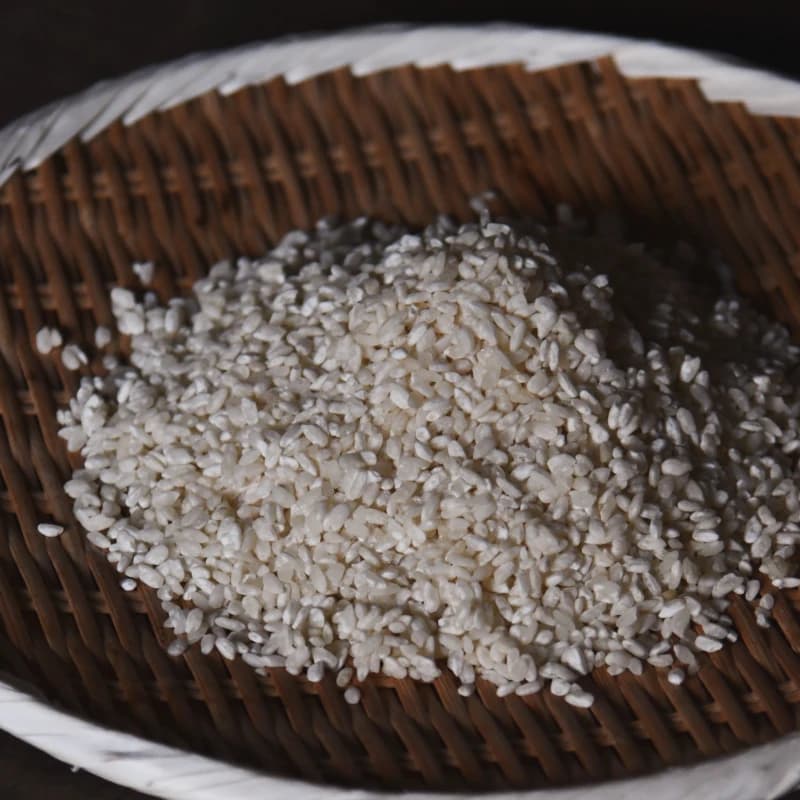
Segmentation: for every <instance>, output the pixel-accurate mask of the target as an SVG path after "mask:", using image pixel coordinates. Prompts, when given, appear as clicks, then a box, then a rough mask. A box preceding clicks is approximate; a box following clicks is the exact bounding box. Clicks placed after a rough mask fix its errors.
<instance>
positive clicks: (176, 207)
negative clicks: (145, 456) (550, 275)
mask: <svg viewBox="0 0 800 800" xmlns="http://www.w3.org/2000/svg"><path fill="white" fill-rule="evenodd" d="M612 53H613V54H615V57H614V58H612V57H610V55H609V54H612ZM657 56H658V58H657ZM659 58H660V59H661V60H658V59H659ZM664 59H666V60H664ZM670 59H671V60H670ZM492 62H494V65H489V66H487V64H488V63H492ZM497 62H503V63H497ZM349 63H355V67H354V68H353V69H350V68H345V67H344V65H345V64H349ZM554 64H555V65H554ZM626 64H627V67H626V66H625V65H626ZM637 72H638V73H640V74H641V73H644V74H651V75H652V74H659V73H664V72H666V73H668V74H677V75H679V76H680V75H683V77H677V78H668V77H632V75H633V74H636V73H637ZM731 74H733V75H734V76H736V77H737V80H738V83H736V82H735V85H734V84H731V83H730V80H729V79H730V76H731ZM687 75H691V76H698V75H699V76H701V77H703V83H702V84H701V83H700V82H698V80H697V79H696V77H687ZM754 80H755V81H756V86H755V91H758V86H769V87H771V89H770V93H769V96H767V95H765V94H764V93H762V94H761V95H760V100H761V102H762V103H763V102H769V101H770V100H771V101H772V102H773V103H774V104H776V108H784V107H786V105H787V103H788V99H791V101H792V103H794V106H793V108H794V111H795V113H796V112H797V111H798V110H800V89H798V88H797V87H795V86H793V85H791V84H788V86H789V87H790V91H789V93H788V94H787V90H786V86H787V84H782V83H780V82H778V81H775V80H773V79H769V78H765V77H764V76H758V75H755V74H754V73H752V72H748V71H745V70H742V69H738V68H732V67H729V66H724V65H720V64H719V63H718V62H715V61H713V60H710V59H706V58H702V57H696V56H687V55H686V54H680V53H678V54H676V53H675V52H674V51H668V50H664V49H659V48H657V47H654V46H640V45H635V44H629V43H625V42H621V41H619V40H611V39H608V38H592V37H580V36H574V35H566V34H544V33H542V32H535V31H527V30H518V29H491V30H488V31H475V30H472V31H470V30H460V31H454V30H447V31H442V30H437V31H430V30H427V31H416V32H412V33H402V32H397V31H388V32H387V31H383V32H369V33H362V34H355V35H351V36H349V37H345V38H342V37H334V38H330V39H324V40H320V41H316V42H310V43H309V42H301V43H289V44H284V45H280V46H273V47H267V48H263V47H262V48H258V49H255V50H249V51H242V52H238V53H234V54H224V55H223V56H217V57H214V58H211V59H206V60H201V61H198V60H191V61H188V62H184V63H182V64H180V65H177V66H174V65H173V66H172V67H170V68H168V69H167V70H166V71H165V70H163V69H162V70H161V71H159V72H156V73H144V74H140V75H138V76H134V77H133V78H131V79H128V80H127V81H126V82H123V83H121V84H112V85H107V86H104V87H100V88H98V89H96V90H94V91H93V92H91V93H89V94H87V95H85V96H83V97H82V98H79V99H78V100H77V101H71V102H69V103H67V104H64V105H57V106H55V107H53V108H51V109H49V110H47V111H46V112H44V113H42V114H40V115H38V116H37V117H36V118H35V119H30V120H28V121H27V122H25V123H23V124H21V125H19V126H17V127H15V128H13V129H11V130H10V131H7V132H5V133H4V134H3V135H2V136H0V165H3V167H4V168H3V173H2V177H3V179H4V181H5V183H4V185H3V186H2V188H1V189H0V419H2V425H0V506H1V509H0V514H1V515H2V517H1V519H2V529H0V669H2V671H3V675H4V677H5V678H6V679H7V681H10V682H14V683H16V684H17V685H19V684H20V683H22V684H24V685H25V686H26V687H28V688H29V689H32V690H35V691H36V692H37V693H39V694H40V695H41V696H42V697H44V698H46V699H47V700H48V701H50V702H51V703H53V704H55V705H57V706H59V707H61V708H62V709H64V710H65V711H67V712H69V713H72V714H75V715H79V716H82V717H85V718H88V719H90V720H92V721H94V722H96V723H100V724H103V725H107V726H110V727H113V728H117V729H122V730H124V731H128V732H131V733H135V734H137V735H140V736H142V737H145V738H147V739H150V740H155V741H158V742H162V743H167V744H170V745H175V746H177V747H181V748H185V749H187V750H191V751H194V752H196V753H200V754H206V755H209V756H213V757H217V758H219V759H223V760H225V761H232V762H238V763H240V764H243V765H248V766H252V767H255V768H258V769H261V770H265V771H268V772H269V773H272V774H277V775H285V776H293V777H297V778H302V779H304V780H309V781H314V782H322V783H334V784H339V785H347V786H359V787H375V788H383V789H402V790H413V789H418V790H439V789H448V790H458V791H460V790H467V789H468V790H471V791H475V790H499V789H509V788H526V789H528V788H533V787H554V786H558V785H565V784H575V783H586V782H600V781H605V780H608V779H611V778H622V777H629V776H632V775H637V774H642V773H646V772H650V771H654V770H659V769H661V768H664V767H667V766H671V765H681V764H687V763H690V762H696V761H699V760H704V759H709V758H711V757H714V756H719V755H722V754H727V753H734V752H737V751H741V750H742V749H744V748H751V747H753V746H754V745H758V744H761V743H765V742H769V741H771V740H773V739H776V738H777V737H779V736H781V735H783V734H787V733H789V732H791V731H794V730H796V729H797V728H798V725H799V722H800V597H798V595H797V594H795V593H791V592H784V593H782V594H780V595H779V596H778V598H777V601H776V605H775V613H774V618H775V624H774V625H773V626H772V627H771V628H770V629H769V630H763V629H761V628H759V627H757V626H756V624H755V622H754V617H753V614H752V613H751V610H750V608H748V606H747V605H746V604H745V603H744V602H742V601H735V602H733V604H732V607H731V612H730V613H731V616H732V617H733V618H734V620H735V623H736V626H737V628H738V631H739V634H740V638H739V641H738V642H737V643H736V644H733V645H731V646H729V647H726V648H724V649H723V650H722V651H721V652H719V653H715V654H713V655H711V656H708V657H704V658H703V659H702V668H701V670H700V672H699V673H698V674H697V675H696V676H694V677H692V678H690V679H689V680H688V681H687V682H686V683H685V684H684V685H682V686H672V685H670V684H669V683H668V682H667V681H666V679H665V677H666V676H665V675H664V674H663V672H662V671H657V670H654V669H648V670H646V671H645V674H644V675H642V676H641V677H635V676H633V675H630V674H625V675H622V676H620V677H617V678H610V677H609V676H608V675H607V674H606V673H605V672H604V671H603V670H597V671H595V672H594V673H593V674H592V676H591V677H590V678H589V679H587V681H586V687H587V688H589V689H590V690H591V691H592V692H593V693H594V694H595V695H596V698H597V699H596V702H595V704H594V705H593V706H592V707H591V709H588V710H580V709H576V708H573V707H571V706H569V705H567V704H566V703H565V702H564V701H563V700H562V699H560V698H557V697H555V696H553V695H551V694H550V693H549V692H548V691H543V692H542V693H540V694H537V695H533V696H528V697H524V698H522V697H516V696H513V695H512V696H510V697H506V698H504V699H498V697H497V696H496V694H495V691H494V689H493V687H491V686H488V685H481V684H479V686H478V692H477V693H476V695H474V696H473V697H470V698H463V697H461V696H459V695H458V693H457V692H456V688H457V685H456V682H455V681H454V679H453V678H452V676H450V675H449V674H444V675H443V676H442V677H441V678H440V679H439V680H437V681H436V682H435V683H434V684H431V685H420V684H418V683H415V682H412V681H410V680H404V681H396V680H391V679H389V678H385V677H374V678H370V679H369V680H368V681H366V683H365V684H364V685H363V686H362V694H363V701H362V702H361V704H359V705H357V706H349V705H347V704H346V703H345V702H344V701H343V698H342V694H341V691H340V690H338V689H337V688H336V687H335V685H334V683H333V682H332V680H330V679H326V680H324V681H323V682H322V683H320V684H310V683H308V682H306V681H305V680H304V679H302V678H294V677H291V676H289V675H288V674H287V673H285V672H284V671H281V670H272V671H269V673H268V674H267V675H266V676H265V677H259V676H258V675H256V674H255V673H254V671H253V670H251V669H250V668H249V667H247V666H246V665H244V664H243V663H242V662H241V661H240V660H236V661H232V662H228V661H224V660H222V659H221V658H219V657H218V656H216V655H211V656H202V655H201V654H200V653H199V651H198V650H197V649H196V648H193V649H191V650H190V651H188V652H187V653H186V654H185V655H184V656H181V657H179V658H171V657H169V656H168V655H167V654H166V652H165V645H166V643H167V637H166V635H165V632H164V630H163V629H162V612H161V609H160V605H159V602H158V601H157V599H156V597H155V594H154V593H153V592H151V591H150V590H147V589H146V588H140V589H138V590H137V591H135V592H131V593H126V592H123V591H122V590H121V589H120V587H119V577H118V576H117V574H116V573H115V572H114V570H113V569H112V568H111V567H110V566H109V565H108V564H107V563H106V561H105V559H104V557H103V556H102V555H101V554H100V553H98V552H96V551H95V550H93V549H92V548H91V547H88V546H87V544H86V542H85V540H84V537H83V535H82V533H81V532H80V530H79V529H78V526H77V525H76V523H75V522H74V521H73V519H72V516H71V513H70V503H69V502H68V500H67V499H66V497H65V495H64V493H63V491H62V488H61V487H62V484H63V481H64V479H65V477H66V476H67V475H69V473H70V470H71V468H72V467H73V466H76V465H77V461H76V459H75V458H74V457H73V456H71V455H68V454H67V453H66V451H65V448H64V446H63V444H62V442H61V440H59V438H58V437H57V435H56V430H57V424H56V422H55V411H56V409H57V408H58V407H59V406H60V405H61V404H63V403H64V402H65V400H66V399H67V397H68V396H69V394H70V393H71V392H72V391H73V390H74V389H75V386H76V381H77V376H76V375H75V374H74V373H70V372H68V371H66V370H64V369H63V367H62V365H61V363H60V361H59V360H58V359H57V358H53V357H42V356H40V355H38V353H37V352H36V350H35V347H34V344H33V339H34V335H35V333H36V331H37V330H38V329H39V328H40V327H42V326H43V325H45V324H50V325H54V326H56V327H58V328H60V329H61V330H63V331H65V332H67V334H68V336H69V338H70V339H71V340H73V341H79V342H82V343H84V345H85V347H86V348H87V350H90V351H92V352H93V349H92V345H91V341H92V340H91V334H92V331H93V330H94V327H95V326H97V325H110V324H111V323H112V315H111V309H110V304H109V291H108V290H109V287H110V286H112V285H120V284H121V285H125V286H130V287H137V286H138V285H139V284H138V281H137V280H136V278H135V276H134V274H133V273H132V270H131V264H132V263H133V262H134V261H137V260H151V261H153V262H155V263H156V265H157V269H156V289H157V291H158V293H159V294H160V295H161V296H162V298H167V297H169V296H172V295H174V294H175V293H178V292H185V291H186V290H187V289H188V287H189V286H190V285H191V283H192V282H193V281H194V280H195V279H197V278H198V277H200V276H201V275H202V274H203V272H204V270H205V269H206V268H207V265H209V264H211V263H213V262H214V261H216V260H218V259H221V258H225V257H228V256H232V255H236V254H248V255H258V254H261V253H263V252H264V250H265V249H266V248H268V247H269V245H270V244H271V243H272V242H274V241H275V240H276V239H277V238H278V237H279V236H280V235H281V234H282V233H283V232H285V231H287V230H289V229H291V228H295V227H308V226H310V225H311V224H313V222H314V221H315V220H316V219H317V218H318V217H320V216H322V215H326V214H331V213H336V214H338V215H340V216H343V217H351V216H356V215H361V214H370V215H375V216H378V217H382V218H386V219H391V220H402V221H404V222H407V223H410V224H421V223H424V222H426V221H428V220H430V219H431V217H433V216H434V215H435V214H437V213H439V212H449V213H452V214H454V215H456V216H457V217H468V216H470V214H471V212H470V207H469V199H470V197H472V196H474V195H475V194H477V193H479V192H481V191H483V190H485V189H487V188H492V189H495V190H496V192H497V197H498V205H497V210H498V211H501V212H511V213H525V214H533V215H536V216H540V217H545V218H546V217H549V216H551V215H552V213H553V210H554V208H555V207H556V205H557V204H558V203H569V204H571V205H572V206H574V207H575V208H576V209H577V210H578V211H579V212H587V213H589V214H593V213H595V212H598V211H608V210H613V211H615V212H618V213H620V214H621V215H622V216H623V217H624V218H625V219H626V220H627V222H628V224H629V227H630V230H631V231H634V232H636V235H637V236H643V237H646V238H652V239H659V238H661V237H668V238H669V237H672V238H673V239H674V238H676V237H678V236H679V237H680V238H683V239H687V238H688V239H689V240H691V241H694V242H696V243H697V244H698V245H699V246H700V247H701V248H703V249H706V250H716V251H718V252H720V253H721V254H722V256H723V258H724V259H725V260H726V261H727V262H728V263H729V264H730V265H731V266H732V267H733V268H734V270H735V273H736V276H737V279H738V283H739V286H740V288H741V290H742V291H743V292H745V293H747V294H749V295H751V296H752V297H754V298H755V299H756V300H757V302H759V303H761V304H763V305H764V306H766V307H768V308H769V309H771V311H772V313H773V314H774V315H775V316H776V317H777V318H779V319H780V320H783V321H785V322H786V323H788V324H789V325H790V326H791V327H792V328H793V329H794V330H795V331H797V330H798V329H800V283H799V282H798V274H800V257H799V256H798V253H799V252H800V120H796V119H791V118H789V117H780V116H775V115H767V114H756V113H753V112H752V111H751V110H748V108H747V107H746V106H745V105H744V104H743V103H741V102H711V101H710V100H709V96H712V97H713V96H714V93H715V92H716V94H717V96H722V97H723V98H724V97H726V96H728V95H727V94H726V93H727V92H730V91H731V86H732V85H733V86H734V89H733V92H734V95H735V93H736V92H738V91H739V90H740V89H741V90H742V91H753V85H752V84H753V81H754ZM748 81H749V83H748ZM758 81H762V83H761V84H759V83H758ZM764 81H766V83H763V82H764ZM220 86H222V88H223V89H224V90H225V93H221V92H219V91H217V89H218V88H219V87H220ZM753 96H756V97H758V96H757V95H753ZM787 98H788V99H787ZM781 104H783V105H781ZM759 110H769V109H764V108H763V107H762V108H761V109H759ZM20 167H22V169H21V168H20ZM45 519H46V520H56V521H58V522H60V523H62V524H63V525H65V526H66V527H67V533H66V534H65V535H64V536H62V537H61V538H59V539H57V540H53V539H45V538H43V537H41V536H40V535H38V534H37V532H36V525H37V523H38V522H40V521H42V520H45ZM0 709H2V706H0ZM0 726H3V727H9V728H12V729H13V724H12V722H11V721H10V720H9V719H8V718H7V719H5V720H4V719H3V718H2V711H1V710H0ZM221 791H222V795H223V796H225V793H224V790H221Z"/></svg>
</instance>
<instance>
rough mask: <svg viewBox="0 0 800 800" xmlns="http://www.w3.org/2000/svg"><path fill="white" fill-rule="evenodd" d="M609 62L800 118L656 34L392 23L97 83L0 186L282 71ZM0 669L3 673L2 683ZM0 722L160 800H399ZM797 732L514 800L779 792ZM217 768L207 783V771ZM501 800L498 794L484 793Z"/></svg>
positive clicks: (30, 711) (293, 76) (4, 143)
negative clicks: (124, 130) (258, 796)
mask: <svg viewBox="0 0 800 800" xmlns="http://www.w3.org/2000/svg"><path fill="white" fill-rule="evenodd" d="M602 56H610V57H612V58H613V59H614V61H615V63H616V64H617V66H618V68H619V69H620V71H621V72H622V73H623V74H624V75H625V76H627V77H632V78H636V77H651V78H652V77H672V78H684V79H693V80H696V81H697V82H698V85H699V87H700V89H701V90H702V91H703V93H704V94H705V96H706V97H707V98H708V99H709V100H710V101H716V102H741V103H743V104H744V105H745V106H746V108H747V109H748V110H749V111H751V112H752V113H755V114H767V115H772V116H795V117H797V116H800V81H795V80H792V79H789V78H785V77H782V76H779V75H776V74H773V73H770V72H767V71H763V70H759V69H756V68H753V67H750V66H747V65H743V64H740V63H739V62H735V61H733V60H731V59H730V58H728V57H726V56H718V55H714V54H710V53H703V52H698V51H694V50H690V49H686V48H681V47H674V46H671V45H667V44H663V43H660V42H656V41H645V40H637V39H633V38H626V37H620V36H612V35H606V34H593V33H582V32H575V31H570V30H564V29H543V28H536V27H529V26H523V25H511V24H505V23H502V24H484V25H465V26H453V25H434V26H413V25H390V26H380V27H366V28H357V29H353V30H348V31H343V32H336V33H332V34H325V35H307V36H302V37H291V38H286V39H280V40H277V41H273V42H262V43H258V44H254V45H247V46H244V47H239V48H235V49H232V50H225V51H221V52H217V53H199V54H194V55H190V56H187V57H185V58H183V59H179V60H177V61H172V62H168V63H165V64H161V65H156V66H152V67H147V68H145V69H142V70H139V71H137V72H134V73H130V74H128V75H126V76H123V77H121V78H118V79H114V80H109V81H104V82H101V83H98V84H96V85H94V86H92V87H90V88H88V89H86V90H85V91H83V92H81V93H79V94H77V95H74V96H72V97H69V98H66V99H62V100H58V101H56V102H54V103H52V104H50V105H48V106H45V107H43V108H41V109H38V110H36V111H33V112H31V113H30V114H28V115H26V116H24V117H22V118H20V119H18V120H16V121H15V122H12V123H11V124H9V125H8V126H6V127H5V128H3V129H2V130H0V186H2V185H3V183H5V182H6V181H7V180H8V179H9V178H10V177H11V175H13V174H14V173H15V172H16V171H18V170H23V171H25V170H32V169H35V168H36V167H37V166H39V165H40V164H41V163H42V161H44V160H45V159H46V158H47V157H49V156H50V155H52V154H53V153H55V152H56V151H57V150H59V149H60V148H61V147H62V146H63V145H64V144H66V143H67V142H68V141H69V140H70V139H72V138H73V137H75V136H78V137H79V138H80V139H81V140H83V141H87V140H89V139H91V138H93V137H94V136H95V135H97V134H98V133H100V132H101V131H102V130H104V129H105V128H107V127H108V126H109V125H111V124H112V123H113V122H115V121H117V120H121V121H122V122H123V124H125V125H130V124H133V123H135V122H136V121H137V120H139V119H141V118H142V117H144V116H146V115H147V114H150V113H152V112H154V111H162V110H167V109H169V108H171V107H173V106H175V105H178V104H179V103H182V102H184V101H187V100H190V99H192V98H194V97H197V96H199V95H201V94H204V93H205V92H208V91H213V90H216V91H218V92H220V93H222V94H232V93H234V92H235V91H237V90H239V89H241V88H243V87H245V86H248V85H253V84H259V83H262V82H265V81H267V80H269V79H270V78H273V77H277V76H283V77H284V78H285V80H286V81H287V83H289V84H295V83H300V82H302V81H303V80H305V79H307V78H310V77H313V76H315V75H318V74H321V73H324V72H328V71H331V70H334V69H337V68H339V67H349V68H350V69H351V70H352V71H353V73H354V74H356V75H359V76H360V75H366V74H369V73H372V72H377V71H380V70H383V69H390V68H394V67H399V66H402V65H413V66H417V67H423V68H424V67H432V66H437V65H449V66H451V67H452V68H453V69H456V70H466V69H470V68H478V67H485V66H490V65H499V64H508V63H520V62H521V63H522V64H523V65H524V67H525V69H527V70H530V71H539V70H542V69H547V68H550V67H556V66H560V65H565V64H569V63H575V62H578V61H586V60H593V59H596V58H599V57H602ZM1 677H2V672H0V678H1ZM0 729H2V730H5V731H6V732H8V733H10V734H11V735H13V736H15V737H17V738H19V739H21V740H22V741H25V742H27V743H28V744H30V745H32V746H34V747H36V748H38V749H40V750H43V751H44V752H46V753H48V754H49V755H51V756H53V757H55V758H57V759H59V760H61V761H65V762H67V763H70V764H72V765H74V766H76V767H79V768H81V769H84V770H86V771H88V772H91V773H93V774H96V775H98V776H101V777H103V778H106V779H107V780H110V781H112V782H114V783H117V784H119V785H123V786H127V787H129V788H132V789H135V790H138V791H141V792H145V793H148V794H152V795H155V796H159V797H164V798H176V800H177V799H178V798H180V799H181V800H183V799H184V798H186V799H187V800H188V798H192V800H204V798H208V800H211V798H214V800H216V798H217V797H218V787H219V786H221V785H224V786H225V788H226V796H227V797H228V798H230V800H239V798H241V799H242V800H244V798H250V797H252V796H253V793H254V791H257V792H260V793H262V794H263V795H265V796H270V794H271V793H277V792H281V793H283V796H285V797H287V798H288V800H310V799H312V798H313V800H345V798H347V800H371V798H375V799H376V800H377V798H381V797H391V796H399V795H398V794H396V793H380V792H374V791H370V790H358V789H355V790H354V789H342V788H339V787H334V786H319V785H316V784H312V783H308V782H305V781H301V780H297V779H287V778H279V777H276V776H271V775H268V774H265V773H261V772H258V771H256V770H253V769H249V768H244V767H239V766H236V765H233V764H229V763H226V762H223V761H219V760H216V759H213V758H209V757H206V756H201V755H198V754H194V753H190V752H186V751H183V750H179V749H177V748H174V747H169V746H167V745H162V744H158V743H155V742H152V741H149V740H147V739H145V738H142V737H138V736H134V735H131V734H127V733H123V732H121V731H116V730H113V729H109V728H106V727H104V726H102V725H99V724H97V723H94V722H91V721H88V720H85V719H82V718H80V717H76V716H72V715H70V714H67V713H64V712H62V711H60V710H58V709H57V708H55V707H53V706H51V705H49V704H47V703H45V702H43V701H41V700H39V699H37V698H35V697H33V696H32V695H31V694H29V693H27V692H26V691H24V690H23V689H20V688H17V687H16V686H14V685H12V684H11V683H8V682H5V681H3V680H2V679H0ZM798 742H800V733H795V734H790V735H788V736H784V737H781V738H780V739H778V740H776V741H774V742H770V743H768V744H766V745H761V746H758V747H753V748H749V749H747V750H745V751H744V752H742V753H738V754H735V755H733V756H728V757H723V758H717V759H711V760H707V761H703V762H701V763H699V764H695V765H690V766H683V767H675V768H672V769H669V770H664V771H661V772H658V773H655V774H653V775H647V776H643V777H637V778H632V779H627V780H622V781H608V782H604V783H601V784H596V785H588V786H586V785H584V786H575V787H564V788H558V789H533V790H526V791H517V792H505V793H502V796H504V797H508V798H513V799H514V800H516V799H517V798H519V799H520V800H521V799H522V798H524V800H544V798H553V800H578V798H581V799H583V798H586V797H587V796H588V797H590V798H591V800H612V798H614V799H616V798H631V799H632V798H636V797H641V796H643V794H644V793H645V792H647V793H649V794H651V795H654V796H655V797H665V798H666V797H673V796H675V795H676V794H678V793H680V794H681V795H682V796H683V797H684V799H685V800H707V798H708V796H709V787H710V786H713V787H714V795H713V796H714V797H715V798H720V799H722V798H742V800H746V799H747V798H761V797H766V796H770V797H774V796H777V795H779V794H781V793H783V792H785V791H788V790H789V789H790V788H792V787H793V786H796V785H798V783H800V761H798V759H797V755H796V753H797V746H798ZM210 774H214V775H215V776H218V777H217V778H216V779H215V780H214V781H213V783H212V784H209V782H208V776H209V775H210ZM403 796H404V797H407V798H409V800H434V798H437V799H439V800H450V799H451V798H452V800H455V798H462V797H463V795H461V794H454V793H438V792H437V793H433V792H431V793H424V792H414V793H403ZM479 796H483V797H489V796H492V797H497V796H500V793H491V794H488V793H487V794H484V795H479Z"/></svg>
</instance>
